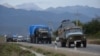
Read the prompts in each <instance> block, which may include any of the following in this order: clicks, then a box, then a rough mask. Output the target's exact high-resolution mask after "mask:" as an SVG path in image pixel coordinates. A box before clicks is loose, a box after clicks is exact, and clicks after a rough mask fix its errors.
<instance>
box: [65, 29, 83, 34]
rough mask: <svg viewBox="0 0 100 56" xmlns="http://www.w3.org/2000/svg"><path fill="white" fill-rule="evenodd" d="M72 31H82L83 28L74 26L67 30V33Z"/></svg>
mask: <svg viewBox="0 0 100 56" xmlns="http://www.w3.org/2000/svg"><path fill="white" fill-rule="evenodd" d="M70 32H82V29H80V28H72V29H69V30H67V31H66V33H70Z"/></svg>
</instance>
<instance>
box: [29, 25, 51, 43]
mask: <svg viewBox="0 0 100 56" xmlns="http://www.w3.org/2000/svg"><path fill="white" fill-rule="evenodd" d="M29 31H30V42H31V43H48V44H51V30H50V28H49V27H48V26H45V25H32V26H30V30H29Z"/></svg>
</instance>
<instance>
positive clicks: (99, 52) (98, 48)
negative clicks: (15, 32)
mask: <svg viewBox="0 0 100 56" xmlns="http://www.w3.org/2000/svg"><path fill="white" fill-rule="evenodd" d="M20 44H23V45H26V46H42V47H47V48H49V47H50V48H51V47H52V48H55V49H60V50H64V51H70V52H75V53H83V54H89V56H91V55H92V56H100V45H94V44H88V45H87V47H86V48H83V47H80V48H75V47H74V46H73V47H72V48H67V47H65V48H64V47H61V46H60V43H57V48H56V47H55V44H54V43H52V44H32V43H25V42H20ZM83 56H84V55H83Z"/></svg>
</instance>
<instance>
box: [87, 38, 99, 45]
mask: <svg viewBox="0 0 100 56" xmlns="http://www.w3.org/2000/svg"><path fill="white" fill-rule="evenodd" d="M88 43H89V44H98V45H100V39H88Z"/></svg>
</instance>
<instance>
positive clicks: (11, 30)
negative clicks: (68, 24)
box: [0, 4, 100, 35]
mask: <svg viewBox="0 0 100 56" xmlns="http://www.w3.org/2000/svg"><path fill="white" fill-rule="evenodd" d="M9 6H10V5H7V4H6V6H4V5H0V34H24V35H26V34H29V31H28V29H29V26H30V25H34V24H45V25H49V26H50V27H52V28H53V29H56V28H57V27H58V26H59V24H60V22H61V21H62V20H64V19H70V20H76V19H77V18H78V19H79V20H80V21H82V22H88V21H90V20H91V19H92V18H93V17H95V16H96V15H97V16H100V8H93V7H88V6H67V7H58V8H48V9H46V10H43V9H41V8H40V7H38V6H37V5H35V4H22V5H18V6H16V7H13V6H10V7H9Z"/></svg>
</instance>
